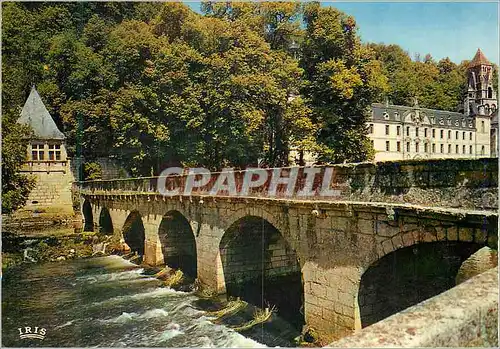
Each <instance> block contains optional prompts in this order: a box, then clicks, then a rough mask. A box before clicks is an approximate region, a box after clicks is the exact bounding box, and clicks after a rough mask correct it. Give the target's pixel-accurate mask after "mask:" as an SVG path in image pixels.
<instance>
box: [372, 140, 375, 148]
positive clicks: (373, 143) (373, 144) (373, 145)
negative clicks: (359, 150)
mask: <svg viewBox="0 0 500 349" xmlns="http://www.w3.org/2000/svg"><path fill="white" fill-rule="evenodd" d="M371 142H372V148H373V149H375V142H374V141H373V139H372V141H371Z"/></svg>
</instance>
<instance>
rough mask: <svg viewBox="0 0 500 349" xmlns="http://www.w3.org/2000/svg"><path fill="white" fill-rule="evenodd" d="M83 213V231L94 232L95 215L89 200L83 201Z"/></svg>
mask: <svg viewBox="0 0 500 349" xmlns="http://www.w3.org/2000/svg"><path fill="white" fill-rule="evenodd" d="M82 213H83V219H84V226H83V231H94V215H93V214H92V205H91V204H90V201H89V200H87V199H85V200H84V201H83V205H82Z"/></svg>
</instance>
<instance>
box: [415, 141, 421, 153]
mask: <svg viewBox="0 0 500 349" xmlns="http://www.w3.org/2000/svg"><path fill="white" fill-rule="evenodd" d="M419 148H420V144H419V143H418V142H416V143H415V152H417V153H418V151H419Z"/></svg>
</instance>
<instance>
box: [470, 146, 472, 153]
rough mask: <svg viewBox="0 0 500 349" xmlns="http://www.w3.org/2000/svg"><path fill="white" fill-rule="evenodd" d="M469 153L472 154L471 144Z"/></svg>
mask: <svg viewBox="0 0 500 349" xmlns="http://www.w3.org/2000/svg"><path fill="white" fill-rule="evenodd" d="M469 154H472V145H471V146H469Z"/></svg>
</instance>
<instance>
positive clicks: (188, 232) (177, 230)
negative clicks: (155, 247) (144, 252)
mask: <svg viewBox="0 0 500 349" xmlns="http://www.w3.org/2000/svg"><path fill="white" fill-rule="evenodd" d="M158 235H159V238H160V242H161V249H162V253H163V259H164V262H165V264H167V265H168V266H170V267H172V268H176V269H181V270H182V271H183V272H184V273H185V274H187V275H188V276H191V277H193V278H196V272H197V261H196V258H197V257H196V240H195V236H194V233H193V230H192V229H191V225H190V224H189V221H188V220H187V219H186V217H185V216H184V215H183V214H182V213H180V212H179V211H177V210H172V211H169V212H167V213H166V214H165V215H164V216H163V218H162V220H161V223H160V227H159V229H158Z"/></svg>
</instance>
